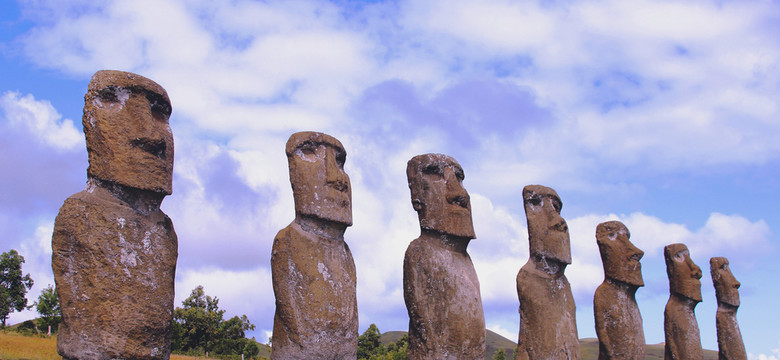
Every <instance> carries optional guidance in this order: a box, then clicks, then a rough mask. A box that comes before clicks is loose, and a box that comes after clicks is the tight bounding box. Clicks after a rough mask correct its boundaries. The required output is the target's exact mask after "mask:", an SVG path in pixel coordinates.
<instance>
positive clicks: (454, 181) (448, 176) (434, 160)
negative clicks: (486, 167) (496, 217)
mask: <svg viewBox="0 0 780 360" xmlns="http://www.w3.org/2000/svg"><path fill="white" fill-rule="evenodd" d="M406 178H407V179H408V181H409V190H411V193H412V207H414V210H415V211H417V216H418V217H419V219H420V227H421V228H422V229H426V230H433V231H437V232H441V233H445V234H449V235H453V236H458V237H465V238H469V239H474V238H476V236H475V235H474V225H473V224H472V222H471V202H470V201H469V194H468V193H467V192H466V189H464V188H463V178H464V174H463V168H461V167H460V164H458V162H457V161H455V159H453V158H451V157H449V156H447V155H442V154H423V155H417V156H415V157H413V158H412V159H411V160H409V162H408V163H407V165H406Z"/></svg>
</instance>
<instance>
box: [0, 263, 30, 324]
mask: <svg viewBox="0 0 780 360" xmlns="http://www.w3.org/2000/svg"><path fill="white" fill-rule="evenodd" d="M22 263H24V257H23V256H22V255H19V253H18V252H16V250H13V249H11V250H9V251H8V252H4V253H3V254H2V255H0V318H2V319H3V327H5V321H6V320H7V319H8V315H9V314H10V313H11V312H12V311H14V310H16V311H22V309H24V308H26V307H27V298H26V297H25V296H26V295H27V290H29V289H30V288H31V287H32V286H33V280H32V279H31V278H30V274H27V275H22Z"/></svg>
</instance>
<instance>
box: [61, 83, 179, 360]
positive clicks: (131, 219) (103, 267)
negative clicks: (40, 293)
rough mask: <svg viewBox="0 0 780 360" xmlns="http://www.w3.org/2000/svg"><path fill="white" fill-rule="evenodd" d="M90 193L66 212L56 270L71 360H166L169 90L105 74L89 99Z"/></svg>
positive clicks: (170, 289) (65, 352)
mask: <svg viewBox="0 0 780 360" xmlns="http://www.w3.org/2000/svg"><path fill="white" fill-rule="evenodd" d="M84 100H85V106H84V120H83V123H84V132H85V134H86V139H87V150H88V152H89V163H90V166H89V170H88V171H87V175H88V180H87V185H86V187H85V189H84V191H82V192H80V193H77V194H75V195H73V196H71V197H69V198H68V199H67V200H65V203H64V205H63V206H62V207H61V208H60V212H59V214H58V215H57V218H56V220H55V224H54V234H53V237H52V250H53V254H52V269H53V271H54V280H55V282H56V284H57V293H58V295H59V299H60V305H61V307H62V324H61V325H60V330H59V335H58V338H57V351H58V352H59V353H60V355H62V357H63V358H65V359H82V360H83V359H168V358H169V355H170V351H171V349H170V347H171V321H172V320H173V297H174V276H175V272H176V258H177V256H178V245H177V239H176V233H175V232H174V230H173V224H172V223H171V220H170V219H169V218H168V216H166V215H165V214H164V213H163V212H162V211H160V203H161V202H162V200H163V198H164V197H165V196H166V195H168V194H170V193H171V175H172V174H171V171H172V168H173V136H172V135H171V130H170V127H169V125H168V117H169V115H170V109H171V107H170V103H169V102H168V95H167V94H166V93H165V90H164V89H163V88H162V87H160V86H159V85H157V84H156V83H154V82H152V81H151V80H149V79H147V78H144V77H142V76H139V75H135V74H131V73H125V72H119V71H99V72H97V73H96V74H95V75H94V76H93V78H92V81H91V82H90V84H89V90H88V92H87V95H86V96H85V99H84Z"/></svg>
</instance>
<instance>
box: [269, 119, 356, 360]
mask: <svg viewBox="0 0 780 360" xmlns="http://www.w3.org/2000/svg"><path fill="white" fill-rule="evenodd" d="M286 153H287V158H288V161H289V165H290V182H291V184H292V187H293V196H294V200H295V213H296V215H295V220H294V221H293V222H292V223H291V224H290V225H289V226H287V227H286V228H284V229H282V230H281V231H279V233H278V234H277V235H276V238H275V239H274V244H273V249H272V253H271V276H272V279H273V287H274V295H275V297H276V312H275V314H274V332H273V342H272V346H273V348H272V351H271V358H272V359H280V360H282V359H283V360H288V359H300V360H304V359H332V360H343V359H356V358H357V338H358V311H357V296H356V275H355V263H354V260H353V259H352V253H350V251H349V246H347V243H346V242H345V241H344V231H345V230H346V228H347V227H348V226H350V225H352V208H351V206H352V205H351V201H352V192H351V185H350V182H349V176H347V174H346V173H345V172H344V161H345V160H346V152H344V147H343V146H342V145H341V142H339V141H338V140H337V139H335V138H333V137H331V136H329V135H326V134H322V133H316V132H300V133H295V134H293V135H292V136H290V139H289V140H288V142H287V147H286Z"/></svg>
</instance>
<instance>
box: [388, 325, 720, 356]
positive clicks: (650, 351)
mask: <svg viewBox="0 0 780 360" xmlns="http://www.w3.org/2000/svg"><path fill="white" fill-rule="evenodd" d="M404 334H406V331H388V332H386V333H384V334H382V344H385V345H387V344H390V343H394V342H396V341H398V339H400V338H401V336H403V335H404ZM485 346H486V348H487V351H485V359H488V360H489V359H490V358H491V357H492V356H493V353H494V352H496V350H498V349H499V348H504V351H506V354H507V358H508V359H510V360H511V358H510V357H509V356H511V355H512V354H513V353H514V351H515V347H516V346H517V343H515V342H514V341H512V340H509V339H507V338H505V337H503V336H501V335H499V334H496V333H494V332H492V331H490V330H487V336H486V338H485ZM580 355H581V356H582V360H597V359H598V357H599V341H598V339H594V338H584V339H580ZM663 358H664V344H663V343H660V344H654V345H650V344H648V345H647V356H645V359H646V360H658V359H663ZM704 360H718V352H717V351H713V350H706V349H705V350H704Z"/></svg>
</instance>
